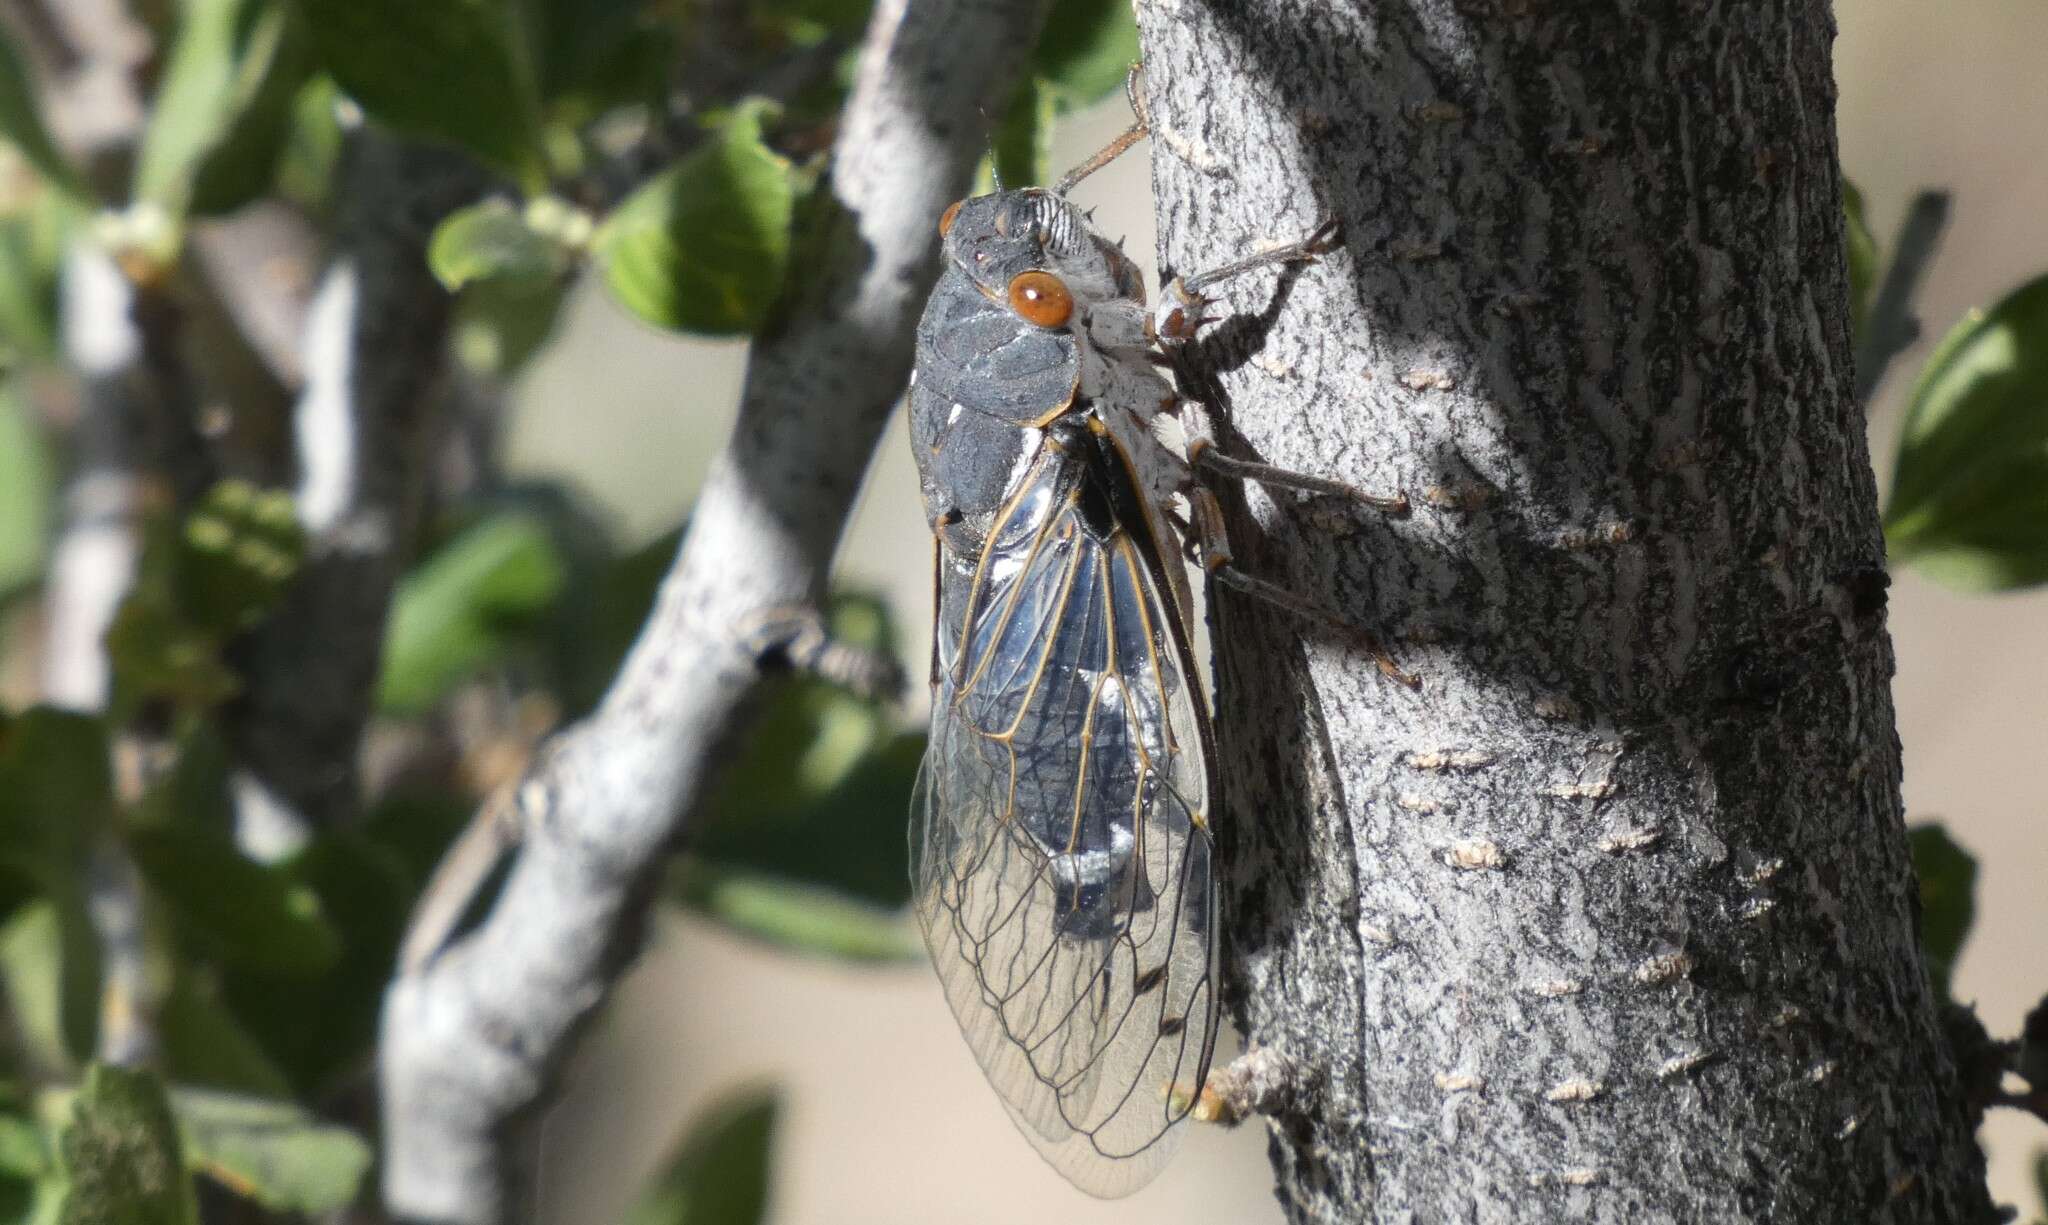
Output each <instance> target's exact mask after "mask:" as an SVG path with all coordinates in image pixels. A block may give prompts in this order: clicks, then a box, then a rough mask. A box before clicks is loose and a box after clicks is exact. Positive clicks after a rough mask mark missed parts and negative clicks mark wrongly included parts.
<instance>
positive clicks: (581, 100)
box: [534, 0, 677, 126]
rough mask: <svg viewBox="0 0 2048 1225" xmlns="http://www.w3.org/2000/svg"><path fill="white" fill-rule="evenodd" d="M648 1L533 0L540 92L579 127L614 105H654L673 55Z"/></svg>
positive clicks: (561, 117)
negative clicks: (538, 50)
mask: <svg viewBox="0 0 2048 1225" xmlns="http://www.w3.org/2000/svg"><path fill="white" fill-rule="evenodd" d="M651 7H652V6H650V5H649V4H647V3H646V0H538V2H537V8H538V12H537V14H536V22H537V24H538V26H539V30H540V33H539V35H538V36H537V37H536V39H535V42H534V45H535V46H536V47H539V48H543V49H544V50H545V54H544V56H543V57H542V59H541V63H540V73H541V95H542V97H544V98H545V99H546V100H547V106H548V113H549V115H550V117H551V118H553V119H555V120H557V121H559V122H562V123H566V124H569V125H571V126H578V125H582V124H586V123H589V122H591V121H592V120H594V119H596V118H598V117H599V116H601V115H603V114H604V113H605V112H607V111H609V110H611V109H612V108H613V107H617V106H625V105H630V104H633V103H646V104H649V105H655V104H658V101H659V99H660V97H661V94H662V92H663V90H664V88H665V86H666V83H667V80H668V76H669V71H670V67H671V66H672V65H673V64H675V63H676V62H677V55H676V39H675V37H674V33H673V32H672V30H671V29H670V28H669V27H668V26H667V25H664V24H663V23H662V22H661V20H660V15H659V14H658V13H655V12H650V11H649V10H650V8H651Z"/></svg>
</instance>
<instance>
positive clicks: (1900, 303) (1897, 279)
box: [1856, 191, 1948, 411]
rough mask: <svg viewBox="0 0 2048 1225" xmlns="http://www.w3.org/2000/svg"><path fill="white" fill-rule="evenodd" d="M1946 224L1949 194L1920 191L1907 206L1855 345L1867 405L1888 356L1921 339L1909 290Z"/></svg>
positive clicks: (1859, 389) (1860, 393)
mask: <svg viewBox="0 0 2048 1225" xmlns="http://www.w3.org/2000/svg"><path fill="white" fill-rule="evenodd" d="M1947 225H1948V193H1947V192H1945V191H1923V192H1921V193H1919V194H1918V195H1916V196H1914V197H1913V203H1912V204H1910V205H1908V206H1907V208H1906V219H1905V220H1904V221H1902V222H1900V223H1899V240H1898V241H1897V242H1896V243H1894V244H1893V245H1892V258H1891V262H1890V263H1889V264H1887V265H1885V270H1884V279H1883V280H1882V281H1880V282H1878V286H1877V295H1876V297H1875V298H1874V299H1872V301H1871V304H1870V318H1869V319H1868V320H1867V321H1866V322H1865V324H1864V328H1863V343H1862V344H1860V345H1858V346H1857V347H1856V402H1857V403H1858V404H1861V405H1863V406H1864V409H1865V411H1868V410H1869V407H1870V402H1871V399H1872V397H1874V396H1876V395H1877V389H1878V387H1879V385H1880V384H1882V383H1883V382H1884V376H1885V371H1886V370H1888V369H1890V368H1891V364H1892V359H1893V358H1895V357H1897V356H1898V355H1899V354H1901V353H1903V352H1905V350H1906V348H1907V347H1908V346H1910V345H1911V344H1912V343H1913V342H1914V341H1916V340H1918V339H1920V320H1919V318H1918V317H1917V316H1916V315H1914V314H1913V294H1914V293H1915V292H1916V291H1917V290H1918V289H1919V288H1920V278H1921V277H1922V276H1924V275H1926V272H1927V265H1928V264H1929V263H1930V262H1932V261H1933V259H1934V252H1935V248H1936V247H1938V246H1940V244H1941V232H1942V230H1943V229H1945V228H1946V227H1947Z"/></svg>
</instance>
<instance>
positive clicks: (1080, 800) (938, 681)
mask: <svg viewBox="0 0 2048 1225" xmlns="http://www.w3.org/2000/svg"><path fill="white" fill-rule="evenodd" d="M1132 94H1133V102H1134V104H1135V103H1136V102H1137V91H1136V89H1135V88H1134V89H1133V90H1132ZM1140 115H1141V118H1140V120H1139V123H1138V124H1137V125H1136V126H1134V127H1133V128H1132V130H1131V131H1130V132H1128V133H1126V134H1125V136H1124V137H1123V138H1120V139H1119V141H1118V142H1116V143H1114V144H1112V145H1111V146H1110V147H1109V148H1108V149H1105V150H1104V151H1103V152H1102V153H1101V154H1098V155H1097V156H1096V157H1095V158H1093V159H1091V160H1090V161H1089V162H1088V163H1086V164H1084V165H1083V166H1082V167H1080V168H1079V169H1077V170H1076V171H1075V172H1074V173H1072V174H1070V175H1068V176H1067V177H1066V179H1064V180H1062V181H1061V183H1060V184H1059V185H1058V186H1056V187H1054V188H1053V189H1052V190H1050V191H1048V190H1045V189H1043V188H1036V187H1033V188H1025V189H1022V190H1013V191H1003V190H997V191H995V192H994V193H992V194H989V195H984V196H978V197H975V198H972V199H968V200H963V201H961V202H959V203H957V204H955V205H953V206H952V207H951V208H949V209H947V210H946V213H945V216H944V217H943V218H942V219H941V220H940V222H939V233H940V235H941V240H942V243H943V246H944V270H943V272H942V273H941V275H940V278H939V282H938V285H937V287H936V288H935V289H934V290H933V292H932V296H931V301H930V303H929V304H928V305H927V307H926V308H925V313H924V318H923V321H922V322H921V324H920V325H919V327H918V333H917V364H916V368H915V373H914V374H913V375H912V387H911V399H910V425H911V437H912V444H913V447H914V449H915V451H916V456H917V464H918V472H919V476H920V478H921V481H922V485H923V495H924V504H925V511H926V514H927V516H928V518H929V520H930V524H931V529H932V531H933V533H934V535H935V536H936V537H937V547H938V562H937V579H936V587H937V604H938V611H937V626H936V630H935V633H934V642H933V647H932V723H931V742H930V747H929V749H928V751H927V754H926V757H925V761H924V768H923V770H922V772H921V774H920V777H919V784H918V793H917V796H916V798H915V799H914V801H913V804H912V813H911V849H912V855H913V860H914V864H915V866H914V868H913V872H914V882H913V883H914V894H915V898H914V900H915V904H916V908H917V915H918V919H919V921H920V923H921V924H922V926H923V928H924V934H925V940H926V943H927V945H928V946H929V947H930V950H931V954H932V960H933V961H934V963H935V964H936V965H937V968H938V972H939V977H940V979H941V980H942V981H943V983H944V985H945V991H946V997H947V1000H948V1002H949V1003H950V1004H951V1005H952V1008H953V1012H954V1015H955V1016H956V1017H957V1018H958V1019H959V1022H960V1028H961V1030H962V1031H963V1032H964V1033H965V1034H966V1037H967V1041H968V1044H969V1045H970V1046H971V1047H972V1048H973V1050H974V1054H975V1057H976V1058H977V1059H978V1060H979V1061H980V1063H981V1066H982V1069H983V1071H984V1072H986V1073H987V1075H988V1078H989V1080H990V1082H991V1083H992V1084H993V1085H994V1086H995V1088H996V1090H997V1092H998V1093H999V1094H1001V1096H1002V1099H1003V1102H1004V1104H1005V1105H1006V1106H1007V1107H1008V1108H1009V1111H1010V1114H1011V1116H1012V1117H1013V1118H1014V1119H1015V1120H1016V1122H1017V1124H1018V1126H1019V1127H1020V1128H1021V1129H1022V1130H1023V1132H1024V1134H1025V1135H1026V1136H1027V1137H1029V1138H1030V1139H1031V1141H1032V1143H1034V1144H1035V1145H1037V1146H1038V1149H1039V1150H1040V1152H1042V1153H1043V1154H1044V1155H1045V1157H1046V1159H1047V1160H1048V1161H1050V1162H1051V1163H1052V1164H1053V1166H1054V1167H1055V1168H1057V1169H1058V1170H1059V1171H1060V1172H1061V1173H1062V1174H1064V1175H1065V1176H1066V1177H1067V1178H1068V1179H1069V1180H1071V1181H1072V1182H1073V1183H1074V1184H1075V1185H1076V1186H1078V1187H1080V1188H1081V1189H1083V1190H1085V1191H1089V1192H1092V1193H1094V1194H1096V1195H1102V1196H1114V1195H1122V1194H1126V1193H1128V1192H1130V1191H1133V1190H1135V1189H1136V1188H1138V1187H1139V1186H1141V1185H1143V1184H1144V1183H1145V1182H1147V1181H1149V1180H1150V1179H1151V1178H1152V1176H1153V1175H1154V1174H1156V1173H1157V1172H1158V1171H1159V1169H1160V1167H1161V1166H1162V1165H1164V1163H1165V1161H1166V1159H1167V1157H1168V1156H1169V1155H1170V1154H1171V1152H1172V1149H1173V1147H1174V1146H1175V1143H1176V1140H1177V1132H1176V1131H1175V1124H1176V1123H1178V1122H1180V1121H1181V1120H1182V1119H1183V1118H1184V1117H1186V1115H1187V1114H1188V1113H1189V1111H1190V1110H1191V1109H1192V1107H1193V1105H1194V1103H1195V1101H1196V1100H1197V1097H1198V1093H1199V1090H1200V1087H1201V1086H1202V1084H1203V1082H1204V1078H1205V1076H1206V1074H1207V1072H1208V1068H1209V1062H1210V1058H1211V1056H1212V1054H1213V1053H1214V1051H1215V1046H1216V1031H1217V982H1216V975H1217V953H1216V932H1217V914H1216V887H1215V881H1214V877H1213V875H1212V868H1211V840H1210V823H1211V817H1212V812H1213V808H1212V805H1213V804H1214V803H1215V802H1216V797H1217V795H1218V789H1217V785H1216V780H1215V777H1214V761H1215V753H1214V751H1213V748H1212V745H1211V734H1210V726H1209V715H1208V711H1207V709H1206V705H1205V702H1204V698H1203V694H1202V690H1201V684H1200V673H1199V672H1198V670H1197V668H1198V665H1197V661H1196V659H1195V656H1194V651H1193V648H1192V637H1191V633H1190V622H1191V617H1192V601H1191V598H1190V590H1189V585H1188V581H1187V574H1186V568H1185V564H1184V562H1183V560H1182V559H1183V554H1184V548H1186V547H1187V546H1186V545H1185V544H1184V539H1183V538H1184V535H1185V536H1188V537H1192V538H1193V541H1194V542H1197V543H1198V544H1199V549H1198V550H1197V552H1198V554H1199V556H1200V559H1201V560H1202V561H1203V563H1204V565H1205V567H1206V568H1207V569H1208V570H1209V572H1210V573H1211V574H1212V575H1215V576H1217V577H1218V578H1220V579H1223V580H1226V581H1229V582H1231V583H1232V584H1233V585H1236V586H1238V587H1240V588H1242V589H1245V590H1249V591H1251V592H1253V593H1254V594H1258V595H1265V596H1268V597H1272V598H1277V599H1279V600H1280V601H1281V602H1282V603H1286V604H1289V605H1290V606H1294V607H1300V605H1298V604H1297V603H1296V602H1294V601H1292V600H1291V599H1289V598H1288V597H1286V596H1284V595H1282V594H1281V593H1278V592H1277V591H1275V590H1273V589H1270V588H1268V587H1267V585H1265V584H1263V583H1260V582H1259V581H1258V580H1256V579H1252V578H1250V577H1249V576H1245V575H1242V574H1240V573H1239V572H1237V571H1236V570H1235V569H1233V568H1232V567H1231V566H1230V565H1229V560H1230V558H1229V551H1228V547H1227V546H1226V545H1225V543H1224V541H1223V537H1222V531H1221V528H1222V522H1221V517H1220V514H1219V513H1218V511H1217V503H1216V501H1215V498H1214V496H1213V495H1212V494H1210V493H1209V492H1208V491H1207V490H1206V489H1204V488H1203V487H1202V486H1201V485H1200V484H1198V483H1197V482H1196V480H1195V474H1196V469H1197V468H1198V467H1200V468H1205V469H1208V470H1210V471H1214V472H1219V473H1221V474H1223V475H1227V476H1232V477H1238V478H1244V477H1251V478H1256V479H1259V480H1262V481H1266V482H1269V483H1273V484H1279V485H1285V486H1292V487H1296V488H1304V489H1308V490H1312V491H1316V492H1322V493H1339V494H1345V493H1351V492H1352V491H1351V490H1350V489H1349V487H1348V486H1344V485H1340V484H1338V483H1336V482H1332V481H1325V480H1321V479H1319V478H1314V477H1304V476H1297V475H1293V474H1289V473H1285V472H1279V471H1276V470H1273V469H1269V468H1266V467H1264V466H1262V465H1255V464H1248V463H1244V462H1242V461H1235V460H1228V459H1224V458H1223V457H1221V456H1218V455H1216V454H1215V453H1214V451H1213V449H1210V448H1204V447H1203V446H1202V445H1201V444H1200V443H1199V442H1197V443H1194V444H1191V445H1190V446H1189V447H1188V452H1189V454H1188V456H1187V457H1183V456H1182V455H1180V454H1178V453H1176V452H1175V451H1174V450H1173V449H1172V448H1170V447H1168V446H1167V445H1166V444H1165V443H1164V442H1163V441H1162V440H1161V439H1160V438H1159V436H1158V435H1157V434H1156V433H1155V432H1154V428H1153V427H1154V421H1155V418H1157V417H1158V416H1159V415H1161V414H1162V413H1172V412H1174V411H1175V409H1176V406H1177V404H1178V400H1177V399H1176V397H1175V394H1174V389H1173V386H1172V385H1171V384H1170V383H1169V382H1168V381H1167V380H1166V379H1165V378H1164V377H1162V375H1161V374H1160V371H1159V366H1160V357H1161V353H1162V349H1163V348H1164V347H1165V346H1168V345H1172V344H1175V343H1177V342H1179V341H1182V340H1185V339H1187V338H1189V337H1191V336H1192V335H1193V334H1194V331H1195V329H1196V327H1197V326H1199V324H1200V323H1202V322H1203V320H1201V319H1200V317H1199V316H1200V309H1201V306H1202V304H1203V302H1204V299H1203V297H1202V295H1201V293H1200V290H1201V289H1202V288H1203V287H1204V286H1205V285H1208V284H1212V283H1214V282H1215V281H1216V280H1219V279H1221V278H1223V277H1226V276H1232V275H1235V274H1237V273H1240V272H1243V271H1246V270H1248V269H1250V268H1253V267H1258V266H1260V265H1264V264H1269V263H1279V262H1286V261H1290V260H1302V259H1308V258H1312V257H1313V256H1314V255H1315V254H1316V253H1317V252H1318V251H1319V250H1321V249H1322V242H1323V241H1325V240H1326V239H1327V237H1328V235H1327V233H1319V234H1318V236H1317V237H1316V238H1315V239H1311V240H1310V241H1309V242H1305V243H1298V244H1295V245H1293V246H1291V247H1285V248H1281V249H1278V250H1274V251H1271V252H1267V253H1264V254H1262V255H1260V256H1256V257H1254V258H1252V259H1249V260H1245V261H1241V262H1239V263H1237V264H1233V265H1230V266H1228V267H1226V268H1221V269H1218V270H1216V271H1215V272H1213V273H1210V274H1208V275H1206V276H1200V277H1191V278H1187V279H1185V280H1179V279H1177V280H1175V281H1174V282H1173V283H1172V284H1170V285H1168V286H1167V287H1166V289H1165V291H1164V292H1163V293H1162V301H1161V303H1160V305H1159V307H1158V308H1157V309H1156V310H1148V309H1147V307H1146V305H1145V297H1144V286H1143V282H1142V279H1141V277H1140V275H1139V273H1138V270H1137V268H1136V267H1135V266H1134V265H1133V264H1132V263H1131V261H1130V260H1129V259H1128V258H1126V257H1125V255H1124V254H1123V252H1122V251H1121V250H1120V249H1119V248H1118V247H1117V245H1115V244H1113V243H1111V242H1108V241H1107V240H1105V239H1104V238H1103V237H1102V236H1100V235H1099V234H1097V233H1096V232H1095V231H1094V230H1093V229H1092V228H1091V227H1090V225H1089V222H1088V220H1087V218H1086V217H1085V215H1084V214H1083V213H1082V212H1081V211H1080V210H1079V209H1077V208H1075V207H1074V206H1073V205H1072V204H1070V203H1068V202H1067V200H1066V198H1065V192H1066V190H1067V189H1068V188H1069V187H1071V186H1072V185H1073V183H1074V182H1075V181H1077V180H1078V179H1079V178H1080V177H1081V176H1083V175H1085V174H1087V173H1088V172H1090V171H1092V170H1094V169H1095V168H1097V167H1098V166H1100V165H1102V164H1104V163H1105V162H1107V161H1108V160H1109V158H1111V157H1113V156H1115V154H1116V153H1118V152H1121V150H1122V149H1123V148H1125V147H1127V146H1128V145H1130V144H1131V143H1134V142H1135V141H1136V139H1137V138H1138V137H1139V136H1140V135H1142V134H1143V131H1144V121H1143V119H1142V111H1140ZM1360 496H1362V495H1360ZM1177 498H1178V499H1183V500H1185V503H1186V505H1187V513H1186V515H1185V516H1184V515H1182V514H1181V512H1180V511H1179V510H1178V508H1177V504H1176V501H1175V500H1176V499H1177ZM1365 500H1366V501H1368V502H1375V503H1378V504H1380V505H1383V506H1388V507H1397V506H1405V502H1403V501H1402V500H1401V499H1398V498H1393V499H1365Z"/></svg>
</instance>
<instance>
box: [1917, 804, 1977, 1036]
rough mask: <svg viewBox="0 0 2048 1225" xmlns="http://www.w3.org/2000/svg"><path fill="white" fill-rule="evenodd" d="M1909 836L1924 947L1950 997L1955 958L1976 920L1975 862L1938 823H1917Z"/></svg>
mask: <svg viewBox="0 0 2048 1225" xmlns="http://www.w3.org/2000/svg"><path fill="white" fill-rule="evenodd" d="M1907 838H1908V841H1909V843H1910V844H1911V846H1912V851H1913V873H1914V875H1915V876H1916V877H1917V878H1918V879H1919V881H1920V947H1921V949H1922V951H1923V952H1924V953H1925V954H1926V957H1927V975H1928V977H1929V978H1930V979H1932V980H1933V982H1934V990H1935V994H1936V995H1938V996H1939V997H1941V998H1942V999H1943V1000H1947V999H1949V998H1950V993H1949V985H1950V984H1951V983H1952V982H1953V981H1954V980H1955V969H1956V958H1957V957H1958V956H1959V955H1961V953H1962V950H1963V941H1964V940H1965V939H1967V938H1968V936H1969V934H1970V925H1971V924H1972V923H1973V922H1975V921H1976V918H1977V860H1976V859H1975V858H1974V857H1973V856H1972V855H1971V854H1970V853H1969V852H1968V851H1966V850H1964V849H1963V848H1962V847H1960V846H1958V845H1956V842H1955V840H1954V839H1953V838H1950V837H1949V836H1948V831H1947V830H1945V829H1943V828H1942V827H1941V826H1939V825H1933V824H1929V825H1916V826H1914V827H1913V828H1912V829H1911V830H1909V831H1908V832H1907Z"/></svg>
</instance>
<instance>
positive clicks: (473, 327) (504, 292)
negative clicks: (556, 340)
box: [454, 277, 569, 379]
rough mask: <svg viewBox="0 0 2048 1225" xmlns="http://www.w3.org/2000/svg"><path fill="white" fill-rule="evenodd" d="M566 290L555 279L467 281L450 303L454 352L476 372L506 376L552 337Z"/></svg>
mask: <svg viewBox="0 0 2048 1225" xmlns="http://www.w3.org/2000/svg"><path fill="white" fill-rule="evenodd" d="M568 289H569V282H568V280H566V279H564V278H560V277H555V278H550V279H547V280H539V281H536V280H518V279H514V278H511V277H497V278H494V279H492V280H487V281H478V282H476V283H475V284H472V285H471V286H470V287H469V288H467V289H465V290H463V291H462V296H461V297H460V298H459V299H457V301H456V303H455V322H454V349H455V353H456V355H457V356H458V357H459V358H461V360H462V363H463V365H464V366H466V367H468V368H469V369H471V370H473V371H476V372H477V373H479V374H482V375H486V376H489V377H492V378H499V379H510V378H511V377H512V376H514V375H516V374H518V373H519V371H521V370H522V369H524V368H525V367H526V363H527V362H528V361H530V360H531V359H532V358H533V355H534V354H535V353H538V352H539V351H540V348H541V346H542V345H544V344H546V343H547V341H548V339H549V338H550V337H552V336H553V335H554V333H555V325H556V324H557V323H559V322H560V321H561V317H562V303H563V302H564V301H566V300H567V298H568Z"/></svg>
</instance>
